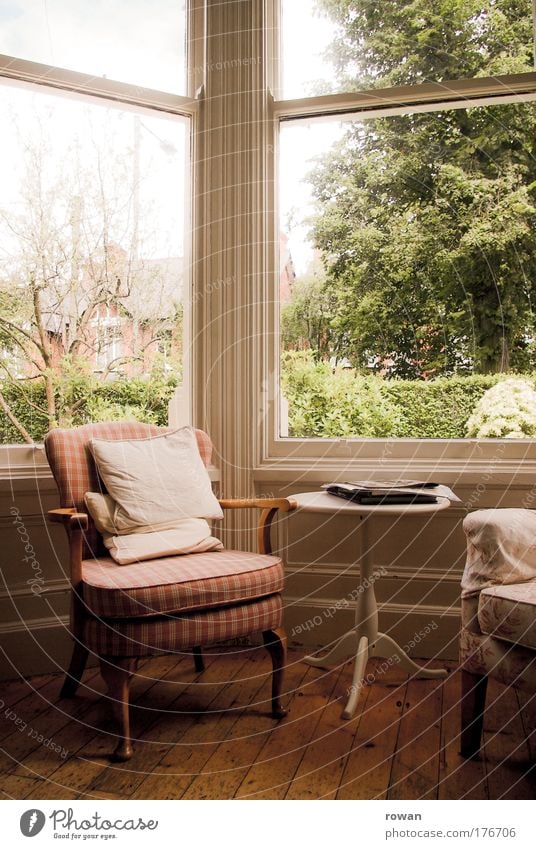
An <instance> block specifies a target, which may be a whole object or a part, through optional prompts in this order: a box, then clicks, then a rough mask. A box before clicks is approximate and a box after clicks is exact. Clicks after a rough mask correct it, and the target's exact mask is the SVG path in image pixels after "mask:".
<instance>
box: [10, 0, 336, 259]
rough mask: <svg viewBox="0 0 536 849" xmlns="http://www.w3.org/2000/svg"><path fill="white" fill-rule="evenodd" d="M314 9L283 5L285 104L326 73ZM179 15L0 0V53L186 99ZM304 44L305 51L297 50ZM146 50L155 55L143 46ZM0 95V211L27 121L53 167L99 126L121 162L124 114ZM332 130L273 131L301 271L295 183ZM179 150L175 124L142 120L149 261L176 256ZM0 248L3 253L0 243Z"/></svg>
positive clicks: (301, 215)
mask: <svg viewBox="0 0 536 849" xmlns="http://www.w3.org/2000/svg"><path fill="white" fill-rule="evenodd" d="M313 8H314V0H283V21H284V26H283V30H284V43H283V51H284V57H283V68H284V96H285V97H286V98H294V97H303V96H307V95H308V94H310V93H311V85H312V84H313V83H314V81H315V80H316V79H318V77H321V78H322V79H323V80H329V79H330V78H331V79H332V77H331V73H330V68H329V66H328V65H327V64H326V63H325V62H323V60H322V51H323V50H324V49H325V48H326V46H327V45H328V44H329V41H330V39H331V35H332V31H331V30H330V27H329V26H328V25H327V22H326V20H325V19H322V18H320V17H319V16H317V15H315V14H314V13H313ZM183 9H184V3H182V2H181V0H113V2H110V0H91V2H88V0H0V53H4V54H8V55H13V56H17V57H20V58H23V59H28V60H33V61H36V62H40V63H43V64H52V65H56V66H59V67H64V68H67V69H69V70H77V71H82V72H85V73H92V74H95V75H96V76H107V77H109V78H112V79H117V80H121V81H125V82H129V83H133V84H138V85H143V86H147V87H153V88H157V89H160V90H164V91H170V92H172V93H176V94H185V93H186V91H185V74H184V32H185V22H184V11H183ZM304 39H305V40H306V42H307V45H308V49H307V51H304V50H299V49H296V45H297V44H300V43H303V40H304ZM155 44H157V45H158V49H157V50H154V49H151V45H155ZM0 93H1V96H0V125H1V127H2V149H3V156H2V158H1V159H0V182H1V184H2V198H1V199H0V204H1V205H2V206H3V207H4V208H5V207H6V205H8V204H14V205H15V206H16V205H17V202H18V201H17V194H18V185H19V180H20V176H21V168H22V161H21V157H20V154H19V151H20V137H21V134H22V135H27V136H28V137H29V138H30V137H31V136H32V133H33V132H34V130H33V128H34V127H35V118H36V116H39V120H40V122H41V123H42V125H43V127H44V128H45V135H47V134H48V136H49V137H50V138H54V139H55V144H54V146H55V148H56V149H57V150H59V154H58V163H59V164H60V166H61V161H62V159H63V158H64V157H65V156H66V155H68V154H67V153H66V151H67V150H68V148H69V145H72V144H74V143H75V142H76V143H77V144H79V145H82V148H83V147H84V145H89V146H91V143H92V139H91V138H90V135H91V133H90V131H89V129H88V128H89V126H90V125H91V127H92V131H91V132H92V133H93V135H94V136H95V135H97V136H98V135H99V131H98V129H96V128H98V127H99V124H100V125H102V137H103V138H104V135H105V129H104V128H105V127H108V129H109V128H110V127H111V126H113V127H114V140H113V148H114V156H123V158H124V159H126V160H128V158H129V157H130V158H131V159H132V157H133V145H134V141H133V136H134V129H133V126H134V125H133V120H134V119H133V114H132V113H131V112H127V111H124V110H123V111H121V110H117V109H115V108H112V109H107V108H106V107H104V106H101V105H98V104H94V105H87V102H86V103H83V102H80V101H78V102H77V101H76V100H74V99H73V98H65V97H61V96H60V97H58V96H50V95H46V94H43V93H35V92H34V91H32V90H30V89H29V88H26V89H24V88H21V87H13V86H12V85H10V84H7V83H4V84H3V85H2V84H1V83H0ZM340 132H341V129H340V125H339V123H338V122H333V123H330V124H324V125H310V126H305V125H299V126H298V125H293V127H292V130H290V129H288V130H287V128H285V129H284V131H283V133H282V145H281V160H280V174H281V181H280V184H281V221H282V226H283V227H285V225H286V222H287V220H288V218H289V215H288V213H289V211H290V210H292V218H293V222H294V226H293V229H292V231H290V232H288V231H287V232H288V234H289V236H290V247H291V251H292V254H293V258H294V262H295V265H296V268H297V270H298V272H299V273H302V272H303V271H305V269H306V267H307V264H308V262H309V261H310V259H311V257H312V248H311V245H310V244H308V243H307V241H306V235H307V227H306V225H305V224H304V223H303V221H304V219H306V218H307V216H308V215H309V214H310V212H311V197H310V192H309V187H308V185H307V184H306V182H304V180H303V176H304V174H305V173H306V172H307V171H308V170H309V168H310V162H309V160H310V159H311V158H312V157H313V156H315V155H316V154H317V153H318V152H320V151H321V150H325V149H326V148H328V147H329V145H330V144H331V142H332V140H333V139H334V138H336V137H337V136H338V135H340ZM108 138H110V134H109V133H108ZM93 141H94V139H93ZM186 143H187V137H186V127H185V124H184V122H182V124H181V123H180V121H179V122H177V121H176V120H174V119H173V118H166V117H165V116H162V117H151V116H149V115H144V116H143V117H142V124H141V132H140V145H139V155H140V169H141V173H142V175H145V178H146V179H145V180H144V181H143V183H142V185H143V190H142V191H143V192H144V193H145V197H144V198H142V200H144V201H145V202H146V204H147V205H148V206H147V208H149V207H150V208H151V210H152V215H153V216H154V224H155V226H154V228H153V231H154V233H160V234H161V238H160V240H158V239H154V240H153V244H152V245H151V246H149V244H146V246H145V250H146V255H148V256H158V255H166V254H167V253H168V252H169V251H170V250H171V251H173V252H175V253H176V252H177V251H180V253H181V254H182V253H183V250H184V245H183V240H182V233H183V230H184V215H183V212H184V198H185V167H184V166H185V156H186V149H187V147H186ZM88 149H89V148H88ZM173 149H174V150H175V151H176V155H173V154H172V151H173ZM304 150H306V151H307V153H306V156H305V157H304V154H303V151H304ZM58 163H56V164H58ZM54 167H55V166H54ZM54 167H53V168H52V170H54ZM177 199H179V202H177ZM178 231H180V233H181V238H180V239H178V240H177V239H175V240H174V239H171V241H170V238H171V237H170V233H171V232H174V233H177V232H178ZM3 249H4V253H5V251H6V245H5V243H4V248H3ZM0 250H1V249H0ZM0 260H1V252H0Z"/></svg>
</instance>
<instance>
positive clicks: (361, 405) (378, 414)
mask: <svg viewBox="0 0 536 849" xmlns="http://www.w3.org/2000/svg"><path fill="white" fill-rule="evenodd" d="M281 385H282V390H283V394H284V395H285V397H286V399H287V401H288V402H289V411H290V422H289V425H290V436H302V437H303V436H305V437H307V436H324V437H326V436H328V437H329V436H334V437H336V436H356V435H359V436H371V437H372V436H376V437H382V436H395V435H396V434H397V432H398V431H399V430H400V429H401V427H402V421H401V416H400V414H399V412H398V410H397V408H396V407H395V405H394V404H392V403H391V402H390V401H389V399H388V398H385V397H383V396H382V394H381V389H380V381H377V380H374V379H372V380H371V379H370V378H366V377H360V376H359V375H356V374H355V372H354V371H353V370H351V369H343V368H336V369H335V370H332V369H331V367H330V365H329V364H328V363H326V362H319V363H314V362H313V360H312V356H311V352H310V351H289V352H287V353H286V354H284V355H283V363H282V373H281Z"/></svg>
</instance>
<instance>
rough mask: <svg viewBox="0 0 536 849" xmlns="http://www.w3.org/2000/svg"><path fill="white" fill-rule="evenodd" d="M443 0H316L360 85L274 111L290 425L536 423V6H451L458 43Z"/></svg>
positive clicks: (449, 428)
mask: <svg viewBox="0 0 536 849" xmlns="http://www.w3.org/2000/svg"><path fill="white" fill-rule="evenodd" d="M443 5H444V4H440V3H422V4H420V3H412V4H408V3H406V2H402V0H399V2H392V3H387V4H382V7H381V14H380V12H379V6H378V4H371V3H369V2H352V3H346V2H343V3H336V4H334V3H330V2H327V0H326V2H318V3H317V4H314V9H316V12H317V14H321V15H323V16H324V18H325V19H326V21H325V26H324V28H323V31H322V33H321V34H320V30H319V29H318V25H317V23H314V21H315V18H314V17H312V13H313V4H312V3H308V4H301V8H302V18H301V24H302V27H304V28H305V27H307V26H308V21H313V23H312V24H311V38H310V39H309V38H307V39H306V43H308V44H309V43H310V44H311V45H312V48H313V50H314V49H315V45H318V44H319V43H320V40H322V39H323V46H322V50H323V55H324V58H325V59H326V62H327V60H328V59H330V60H331V78H330V79H331V81H332V84H330V85H327V86H326V85H324V86H323V87H322V86H317V87H316V93H317V94H318V92H319V91H326V88H327V90H328V91H333V90H336V89H337V87H338V88H339V90H340V89H341V88H343V89H345V90H346V93H345V94H344V95H339V96H316V97H311V98H309V99H308V100H301V101H296V102H290V103H286V102H285V101H281V102H280V103H278V104H277V107H276V108H277V110H278V113H279V117H280V140H279V141H280V144H279V211H280V218H279V222H280V225H279V226H280V231H281V242H282V244H284V246H285V248H284V251H285V253H284V254H283V253H282V257H283V255H284V256H285V257H286V258H287V261H290V262H292V267H293V277H292V279H291V281H290V282H288V280H284V279H283V274H282V275H281V281H280V341H281V364H280V378H281V390H282V397H283V403H282V405H281V406H282V409H281V414H280V425H279V435H280V436H281V437H301V438H303V437H331V438H340V437H343V438H353V437H355V438H363V437H372V438H377V439H378V438H379V439H393V438H395V439H396V438H411V439H422V438H432V439H464V438H467V437H473V438H475V437H477V438H491V439H493V438H503V437H507V438H511V439H515V438H520V439H522V438H527V437H532V436H534V435H536V387H535V382H534V376H535V373H536V329H535V325H534V314H533V305H534V299H535V295H536V287H535V280H536V237H535V235H534V233H535V232H536V230H535V228H534V225H535V223H536V194H535V190H534V186H535V185H536V183H535V177H536V165H535V163H536V157H535V154H536V148H535V144H534V138H535V132H536V103H535V102H534V100H535V97H536V79H535V76H534V74H524V73H523V72H524V71H527V70H529V69H530V66H531V62H532V53H531V51H532V4H531V3H530V2H527V3H520V4H515V5H513V4H511V3H501V2H498V1H497V2H490V3H485V4H482V3H479V4H471V3H468V2H464V0H460V2H459V3H450V4H448V9H449V10H450V11H449V13H448V14H449V15H451V16H454V18H455V19H456V21H457V23H456V27H455V28H454V29H455V32H456V38H455V41H453V42H452V44H450V45H449V43H448V39H449V38H450V36H449V35H448V33H451V28H450V27H448V26H444V32H445V33H447V35H445V38H444V40H443V42H442V43H440V40H438V38H437V34H438V30H437V27H438V26H439V23H440V22H439V21H438V20H436V21H435V23H433V21H432V19H433V16H434V15H437V14H439V10H440V8H441V7H442V6H443ZM291 6H292V9H293V10H292V11H290V7H291ZM477 7H478V8H477ZM295 13H296V9H295V8H294V7H293V4H290V3H287V2H284V3H283V22H284V24H283V26H284V35H285V37H286V43H287V45H288V44H289V40H290V39H291V35H292V27H293V23H292V21H293V20H294V15H295ZM285 14H286V15H287V25H285ZM444 23H445V22H444ZM285 26H286V29H285ZM433 27H435V28H436V29H435V30H433ZM434 32H435V35H434ZM395 33H396V38H395ZM327 41H329V44H328V43H326V42H327ZM393 45H394V47H393ZM434 45H435V46H434ZM364 57H365V58H364ZM285 58H286V60H287V61H286V65H285V66H284V70H283V78H284V83H283V90H284V91H285V92H286V91H289V90H296V89H293V88H292V86H293V85H295V86H297V87H299V86H301V87H302V89H303V86H304V83H303V71H304V68H307V63H306V62H305V63H302V64H301V65H299V66H298V64H297V63H296V68H297V70H296V73H295V75H294V65H293V62H292V57H289V50H288V48H287V50H286V53H285ZM328 67H329V65H328V64H326V65H325V68H328ZM319 68H320V70H321V71H322V65H320V66H319ZM325 73H326V74H327V71H326V72H325ZM497 74H500V75H502V76H495V75H497ZM506 74H508V76H505V75H506ZM454 76H457V77H459V79H458V80H456V79H454ZM469 77H473V78H474V79H471V80H469V79H467V78H469ZM326 78H327V77H326ZM293 80H294V82H293ZM300 80H301V82H300ZM334 81H336V85H335V82H334ZM430 81H432V82H431V83H430ZM438 81H442V82H441V84H440V85H438V84H436V83H437V82H438ZM443 81H445V82H443ZM447 81H448V82H447ZM408 84H409V85H408ZM394 85H395V86H402V85H403V86H404V87H403V88H400V87H399V88H392V86H394ZM357 88H360V89H362V90H363V91H362V92H361V93H356V94H354V95H352V94H351V93H350V92H352V91H355V90H356V89H357ZM367 89H369V90H370V89H374V91H373V93H370V94H368V93H367ZM307 115H309V116H310V117H305V116H307ZM281 264H282V265H283V261H282V263H281Z"/></svg>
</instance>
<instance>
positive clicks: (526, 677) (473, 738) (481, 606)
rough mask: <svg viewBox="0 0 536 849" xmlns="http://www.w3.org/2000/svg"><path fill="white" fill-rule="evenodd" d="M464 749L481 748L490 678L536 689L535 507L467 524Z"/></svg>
mask: <svg viewBox="0 0 536 849" xmlns="http://www.w3.org/2000/svg"><path fill="white" fill-rule="evenodd" d="M463 527H464V531H465V534H466V536H467V560H466V565H465V570H464V575H463V580H462V628H461V635H460V664H461V673H462V705H461V714H462V717H461V752H462V755H464V756H465V757H472V756H474V755H477V754H478V752H479V750H480V744H481V738H482V727H483V721H484V714H485V702H486V687H487V682H488V677H489V676H491V677H492V678H497V679H498V680H499V681H501V682H502V683H503V684H506V685H508V686H509V685H515V686H516V687H519V688H520V689H526V690H528V691H529V692H532V693H534V692H535V691H536V512H533V511H532V510H525V509H517V508H504V509H494V510H477V511H476V512H474V513H470V514H469V515H468V516H467V517H466V518H465V520H464V523H463Z"/></svg>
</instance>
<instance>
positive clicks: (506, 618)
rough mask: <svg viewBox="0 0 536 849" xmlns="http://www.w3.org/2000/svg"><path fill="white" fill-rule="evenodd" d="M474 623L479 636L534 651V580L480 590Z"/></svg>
mask: <svg viewBox="0 0 536 849" xmlns="http://www.w3.org/2000/svg"><path fill="white" fill-rule="evenodd" d="M478 624H479V625H480V630H481V631H482V633H483V634H488V635H490V636H492V637H495V638H497V639H500V640H507V641H508V642H509V643H515V644H516V645H519V646H525V647H526V648H530V649H536V580H534V581H528V582H526V583H524V584H510V585H505V586H498V587H489V588H488V589H485V590H483V591H482V592H481V593H480V599H479V603H478Z"/></svg>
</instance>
